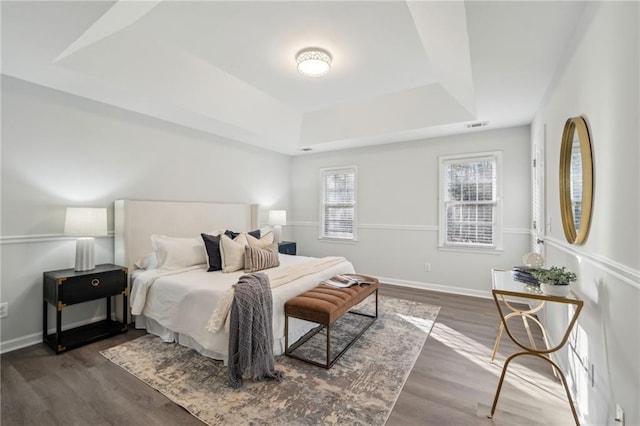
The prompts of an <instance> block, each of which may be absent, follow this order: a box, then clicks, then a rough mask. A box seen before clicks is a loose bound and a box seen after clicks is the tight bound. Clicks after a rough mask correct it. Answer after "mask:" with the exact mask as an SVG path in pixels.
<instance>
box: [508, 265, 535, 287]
mask: <svg viewBox="0 0 640 426" xmlns="http://www.w3.org/2000/svg"><path fill="white" fill-rule="evenodd" d="M536 269H537V268H532V267H530V266H515V267H514V268H513V269H512V270H511V276H512V277H513V279H514V280H515V281H519V282H521V283H525V284H529V285H540V283H539V282H538V279H537V278H536V277H534V276H533V275H532V274H531V271H535V270H536Z"/></svg>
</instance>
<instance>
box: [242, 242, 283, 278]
mask: <svg viewBox="0 0 640 426" xmlns="http://www.w3.org/2000/svg"><path fill="white" fill-rule="evenodd" d="M276 266H280V259H279V258H278V243H273V244H270V245H268V246H267V247H265V248H259V247H251V246H249V245H247V246H245V247H244V271H245V272H256V271H262V270H263V269H268V268H274V267H276Z"/></svg>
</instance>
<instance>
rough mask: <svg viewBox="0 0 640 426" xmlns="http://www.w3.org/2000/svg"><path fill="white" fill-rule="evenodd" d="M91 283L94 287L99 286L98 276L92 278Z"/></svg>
mask: <svg viewBox="0 0 640 426" xmlns="http://www.w3.org/2000/svg"><path fill="white" fill-rule="evenodd" d="M91 285H92V286H94V287H98V286H99V285H100V280H99V279H97V278H94V279H92V280H91Z"/></svg>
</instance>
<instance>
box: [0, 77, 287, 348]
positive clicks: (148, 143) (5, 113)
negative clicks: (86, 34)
mask: <svg viewBox="0 0 640 426" xmlns="http://www.w3.org/2000/svg"><path fill="white" fill-rule="evenodd" d="M290 164H291V159H290V157H288V156H285V155H281V154H276V153H273V152H269V151H264V150H260V149H257V148H254V147H250V146H248V145H242V144H237V143H229V142H226V141H224V140H222V139H220V138H216V137H213V136H210V135H206V134H204V133H200V132H197V131H193V130H189V129H186V128H183V127H180V126H176V125H172V124H170V123H166V122H163V121H160V120H155V119H150V118H147V117H144V116H141V115H139V114H135V113H131V112H128V111H125V110H121V109H118V108H113V107H109V106H106V105H103V104H100V103H97V102H93V101H89V100H86V99H83V98H79V97H76V96H72V95H68V94H65V93H61V92H57V91H54V90H50V89H46V88H42V87H40V86H36V85H33V84H30V83H26V82H24V81H21V80H16V79H13V78H10V77H5V76H3V77H2V205H1V207H2V222H1V223H2V233H1V234H2V239H1V243H2V244H0V248H1V250H2V253H1V256H0V258H1V261H2V264H1V269H2V272H1V279H2V282H1V287H0V300H1V301H2V302H8V303H9V317H8V318H4V319H2V320H1V321H0V324H1V328H0V330H1V336H0V341H1V342H2V351H7V350H11V349H15V348H17V347H21V346H25V345H29V344H33V343H36V342H38V341H40V340H41V333H42V322H41V310H42V273H43V271H49V270H56V269H64V268H71V267H73V265H74V253H75V241H74V240H73V239H69V238H65V237H64V236H62V232H63V228H64V214H65V208H66V207H67V206H91V207H108V208H109V211H108V212H109V230H111V231H112V230H113V201H114V200H116V199H120V198H128V199H147V200H187V201H216V202H242V203H258V204H261V205H262V206H264V209H263V213H264V212H266V210H268V208H269V207H270V206H273V207H276V208H281V209H289V190H290V189H289V183H290ZM262 219H263V220H265V217H264V215H263V217H262ZM286 236H287V234H286V230H285V237H286ZM96 261H97V263H108V262H113V238H112V237H105V238H98V239H97V240H96ZM50 311H51V313H50V318H51V320H53V317H52V315H53V309H51V310H50ZM104 314H105V308H104V306H103V303H102V302H95V303H94V302H92V303H87V304H82V305H76V306H70V307H68V308H67V309H65V311H64V313H63V317H64V322H65V325H70V324H76V323H84V322H89V321H92V320H93V319H95V318H99V317H101V316H104ZM50 324H53V322H50Z"/></svg>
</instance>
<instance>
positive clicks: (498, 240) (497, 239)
mask: <svg viewBox="0 0 640 426" xmlns="http://www.w3.org/2000/svg"><path fill="white" fill-rule="evenodd" d="M483 158H490V159H495V161H496V201H495V202H496V218H495V220H496V228H495V235H494V245H492V246H486V247H482V246H476V245H468V246H467V245H464V244H451V243H447V242H446V238H447V236H446V234H447V233H446V216H447V215H446V210H445V198H446V197H445V195H446V194H445V190H446V189H445V185H444V182H445V173H446V163H447V162H449V161H452V160H465V161H473V160H480V159H483ZM438 163H439V179H440V181H439V185H438V186H439V200H438V216H439V220H438V225H439V232H438V248H439V249H442V250H449V251H464V252H472V251H475V252H494V251H502V249H503V245H502V244H503V238H502V236H503V224H502V204H503V200H502V179H503V176H502V151H487V152H477V153H468V154H456V155H444V156H440V157H438Z"/></svg>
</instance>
